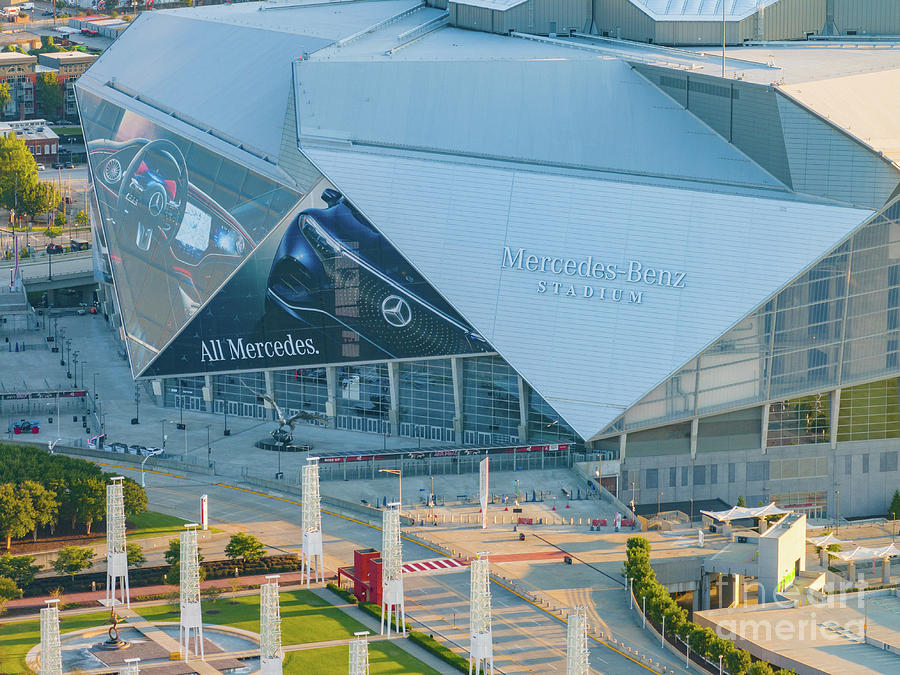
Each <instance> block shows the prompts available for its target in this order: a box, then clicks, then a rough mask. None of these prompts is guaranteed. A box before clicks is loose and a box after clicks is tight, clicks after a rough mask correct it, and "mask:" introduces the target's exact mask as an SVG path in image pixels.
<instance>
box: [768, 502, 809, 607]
mask: <svg viewBox="0 0 900 675" xmlns="http://www.w3.org/2000/svg"><path fill="white" fill-rule="evenodd" d="M798 560H799V561H800V563H799V565H800V569H799V570H797V569H796V566H797V561H798ZM805 570H806V516H804V515H802V514H801V515H799V516H798V515H794V514H791V515H788V516H785V517H784V518H782V519H781V520H780V521H779V522H778V523H777V524H776V525H775V526H773V527H772V528H771V529H769V530H768V531H767V532H766V533H765V535H764V536H761V537H760V538H759V585H760V588H759V593H760V597H759V602H760V603H763V602H775V601H776V600H777V599H778V598H777V593H778V592H780V590H784V588H788V587H790V584H791V583H792V580H793V579H794V578H796V576H795V572H796V573H798V574H799V572H804V571H805ZM786 579H790V580H791V581H790V582H787V583H786V584H785V586H784V588H782V589H778V584H779V582H781V581H783V580H786Z"/></svg>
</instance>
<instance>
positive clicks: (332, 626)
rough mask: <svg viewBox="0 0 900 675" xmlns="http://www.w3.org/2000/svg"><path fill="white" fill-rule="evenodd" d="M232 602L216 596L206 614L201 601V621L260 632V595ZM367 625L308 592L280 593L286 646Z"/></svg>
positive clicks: (154, 613)
mask: <svg viewBox="0 0 900 675" xmlns="http://www.w3.org/2000/svg"><path fill="white" fill-rule="evenodd" d="M235 600H237V603H236V604H232V603H231V601H230V600H229V599H227V598H219V600H217V601H216V603H215V606H214V608H215V609H217V610H219V613H218V614H209V613H208V612H207V610H209V609H210V604H209V602H208V601H205V600H204V601H203V620H204V621H205V622H208V623H219V624H223V625H227V626H234V627H235V628H243V629H244V630H249V631H252V632H254V633H258V632H259V596H258V595H256V594H253V595H245V596H242V597H239V598H235ZM137 612H138V613H139V614H140V615H141V616H143V617H144V618H145V619H148V620H149V621H177V620H178V615H177V614H170V613H169V607H168V606H166V605H161V606H158V607H143V608H140V609H137ZM362 630H366V627H365V626H363V625H362V624H361V623H359V622H358V621H356V620H355V619H352V618H350V617H349V616H347V615H346V614H344V612H342V611H341V610H339V609H338V608H337V607H334V606H332V605H330V604H328V603H327V602H325V601H324V600H322V598H320V597H319V596H318V595H316V594H315V593H312V592H310V591H302V590H301V591H286V592H283V593H282V594H281V635H282V637H281V639H282V642H283V643H284V644H286V645H292V644H303V643H306V642H320V641H322V640H339V639H341V638H346V637H350V636H352V635H353V633H356V632H358V631H362Z"/></svg>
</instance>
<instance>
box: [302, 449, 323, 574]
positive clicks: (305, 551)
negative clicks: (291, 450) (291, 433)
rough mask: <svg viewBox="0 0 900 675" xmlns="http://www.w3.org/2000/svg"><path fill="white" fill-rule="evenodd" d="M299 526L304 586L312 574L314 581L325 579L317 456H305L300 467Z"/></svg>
mask: <svg viewBox="0 0 900 675" xmlns="http://www.w3.org/2000/svg"><path fill="white" fill-rule="evenodd" d="M302 474H303V476H302V481H301V486H302V490H303V492H302V500H303V501H302V502H301V528H302V531H303V542H302V549H301V552H300V583H301V584H302V583H303V580H304V579H305V580H306V587H307V588H309V583H310V580H311V578H312V576H313V575H315V577H316V581H318V582H323V581H325V568H324V561H323V554H322V505H321V499H320V495H319V458H318V457H307V459H306V466H304V467H303V469H302Z"/></svg>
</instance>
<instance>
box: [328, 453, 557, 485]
mask: <svg viewBox="0 0 900 675" xmlns="http://www.w3.org/2000/svg"><path fill="white" fill-rule="evenodd" d="M484 457H485V456H484V455H462V454H461V455H457V456H454V457H430V456H426V457H424V458H412V457H407V456H404V455H397V456H396V458H391V459H363V460H359V461H347V459H346V458H345V457H342V458H341V459H342V460H343V461H339V462H329V461H328V458H327V457H326V458H323V459H322V460H321V461H320V462H319V478H320V479H321V480H371V479H376V478H384V477H386V476H389V475H390V474H386V473H379V469H401V470H402V471H403V476H404V477H407V476H410V477H412V476H441V475H448V474H463V473H478V464H479V463H480V462H481V460H482V459H484ZM490 459H491V471H514V470H515V471H527V470H529V469H564V468H568V467H570V466H572V459H573V455H572V453H570V452H565V451H560V452H517V453H512V452H510V453H503V454H499V453H498V454H491V455H490Z"/></svg>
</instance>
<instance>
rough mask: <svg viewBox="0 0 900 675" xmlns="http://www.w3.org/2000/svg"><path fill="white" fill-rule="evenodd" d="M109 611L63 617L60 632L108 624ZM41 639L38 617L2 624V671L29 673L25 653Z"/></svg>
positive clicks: (0, 668) (0, 629) (0, 654)
mask: <svg viewBox="0 0 900 675" xmlns="http://www.w3.org/2000/svg"><path fill="white" fill-rule="evenodd" d="M108 622H109V612H97V613H93V614H80V615H76V616H68V617H61V618H60V622H59V632H60V634H65V633H69V632H71V631H74V630H81V629H82V628H93V627H98V628H99V627H102V626H103V625H104V624H107V625H108ZM40 641H41V622H40V621H39V620H37V619H32V620H29V621H15V622H12V623H4V624H0V673H28V672H31V671H29V670H28V668H26V667H25V655H26V654H28V652H29V651H30V650H31V648H32V647H34V646H35V645H36V644H37V643H38V642H40Z"/></svg>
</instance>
